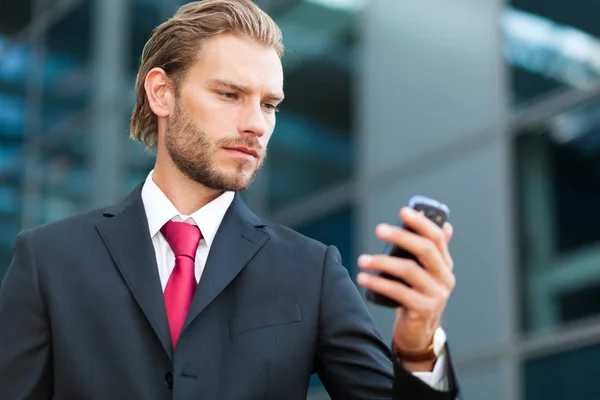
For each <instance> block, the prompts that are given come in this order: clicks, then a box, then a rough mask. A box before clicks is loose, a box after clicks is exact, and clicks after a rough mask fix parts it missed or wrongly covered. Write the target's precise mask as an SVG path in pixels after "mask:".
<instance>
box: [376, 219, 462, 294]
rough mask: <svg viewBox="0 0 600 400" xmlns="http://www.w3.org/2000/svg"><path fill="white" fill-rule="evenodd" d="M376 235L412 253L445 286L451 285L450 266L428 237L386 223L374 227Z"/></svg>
mask: <svg viewBox="0 0 600 400" xmlns="http://www.w3.org/2000/svg"><path fill="white" fill-rule="evenodd" d="M440 231H441V230H440ZM376 235H377V237H378V238H380V239H381V240H383V241H386V242H389V243H392V244H395V245H397V246H399V247H400V248H402V249H405V250H406V251H408V252H409V253H411V254H414V255H415V257H417V259H418V260H419V262H420V264H421V265H422V266H423V267H424V268H425V269H426V270H427V271H428V272H429V273H430V274H431V275H433V276H434V277H435V278H436V279H437V280H438V281H440V282H442V283H443V284H444V286H446V287H451V286H452V282H453V275H452V272H451V268H450V266H449V265H448V264H447V262H446V260H445V259H444V257H442V254H441V253H440V250H439V249H438V247H437V246H436V245H435V244H434V243H433V242H432V241H431V240H430V239H427V238H425V237H423V236H420V235H418V234H416V233H413V232H409V231H407V230H406V229H403V228H399V227H394V226H390V225H387V224H381V225H379V226H378V227H377V229H376Z"/></svg>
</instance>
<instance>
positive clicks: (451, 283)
mask: <svg viewBox="0 0 600 400" xmlns="http://www.w3.org/2000/svg"><path fill="white" fill-rule="evenodd" d="M449 281H450V282H449V283H450V290H453V289H454V288H455V287H456V276H454V274H450V279H449Z"/></svg>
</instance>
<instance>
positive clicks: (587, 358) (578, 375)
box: [524, 345, 600, 400]
mask: <svg viewBox="0 0 600 400" xmlns="http://www.w3.org/2000/svg"><path fill="white" fill-rule="evenodd" d="M599 357H600V345H594V346H589V347H583V348H579V349H576V350H571V351H568V352H563V353H558V354H553V355H550V356H544V357H539V358H535V359H531V360H528V361H526V362H525V366H524V375H525V379H524V382H525V397H524V398H525V400H559V399H560V400H563V399H570V400H587V399H593V398H595V397H596V396H597V395H598V389H597V384H596V382H597V381H596V379H597V378H596V375H597V371H598V358H599Z"/></svg>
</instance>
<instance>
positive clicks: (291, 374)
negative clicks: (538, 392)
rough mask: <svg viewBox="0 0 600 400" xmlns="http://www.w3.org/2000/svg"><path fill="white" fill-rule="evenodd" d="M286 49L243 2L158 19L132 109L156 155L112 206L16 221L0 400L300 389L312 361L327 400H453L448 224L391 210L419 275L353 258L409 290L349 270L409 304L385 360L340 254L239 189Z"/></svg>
mask: <svg viewBox="0 0 600 400" xmlns="http://www.w3.org/2000/svg"><path fill="white" fill-rule="evenodd" d="M282 54H283V45H282V43H281V32H280V31H279V29H278V27H277V26H276V25H275V23H274V22H273V21H272V20H271V19H270V18H269V17H268V16H267V15H266V14H264V13H263V12H262V11H261V10H260V9H259V8H258V7H257V6H256V5H254V4H253V3H252V2H251V1H249V0H209V1H204V2H195V3H190V4H188V5H186V6H183V7H182V8H181V9H180V10H179V11H178V12H177V13H176V15H175V16H174V17H173V18H171V19H170V20H169V21H167V22H165V23H163V24H162V25H161V26H159V27H158V28H157V29H156V31H155V32H154V33H153V36H152V37H151V39H150V40H149V42H148V44H147V46H146V48H145V49H144V54H143V59H142V63H141V67H140V71H139V74H138V80H137V103H136V106H135V109H134V112H133V116H132V121H131V134H132V136H133V138H135V139H137V140H140V141H142V142H144V143H145V144H146V145H147V146H150V147H156V156H157V157H156V165H155V168H154V169H153V171H151V172H150V173H149V175H148V177H147V179H146V180H145V182H143V183H141V184H140V185H139V186H138V187H137V188H136V189H135V190H134V191H133V192H132V193H131V195H130V196H129V197H128V198H127V199H125V200H124V201H123V202H122V203H120V204H117V205H115V206H112V207H109V208H106V209H102V210H96V211H91V212H89V213H86V214H84V215H78V216H75V217H71V218H68V219H66V220H63V221H59V222H56V223H52V224H49V225H46V226H42V227H38V228H35V229H32V230H29V231H25V232H22V233H21V234H19V236H18V237H17V241H16V244H15V253H14V257H13V261H12V263H11V265H10V268H9V270H8V273H7V275H6V277H5V279H4V282H3V286H2V289H1V290H0V346H1V347H0V398H1V399H7V400H17V399H47V398H55V399H111V400H115V399H144V400H153V399H157V400H158V399H198V398H206V399H218V400H226V399H259V398H261V399H263V398H264V399H266V398H268V399H302V398H306V394H307V389H308V382H309V377H310V376H311V374H312V373H313V372H316V373H318V374H319V376H320V378H321V380H322V381H323V383H324V385H325V387H326V388H327V391H328V392H329V394H330V396H331V397H332V398H333V399H350V398H352V399H390V398H393V399H432V400H433V399H454V398H456V394H457V386H456V381H455V379H454V376H453V373H452V368H451V363H450V362H449V356H448V354H447V353H444V352H443V351H440V350H441V349H443V341H442V342H439V340H436V341H435V342H436V343H435V344H436V346H433V344H434V343H433V342H434V337H435V338H436V339H439V338H440V332H441V330H440V329H439V324H440V316H441V314H442V312H443V310H444V307H445V304H446V301H447V299H448V296H449V295H450V292H451V291H452V288H453V286H454V276H453V275H452V272H451V269H452V260H451V257H450V254H449V252H448V248H447V241H448V240H449V238H450V236H451V228H450V226H449V225H447V226H446V227H445V231H443V230H441V229H439V228H437V227H436V226H435V225H434V224H433V223H431V222H429V221H428V220H426V219H425V218H424V217H422V216H420V215H418V214H416V215H415V214H414V213H411V212H410V210H407V209H404V210H402V212H401V217H402V218H403V219H404V221H405V222H406V223H407V224H408V225H410V226H411V227H413V228H414V229H415V230H416V231H417V232H418V233H419V235H417V234H412V233H410V232H408V231H406V230H403V229H399V228H393V227H390V226H387V225H382V226H381V227H379V228H378V230H377V235H378V237H380V238H381V239H382V240H385V241H387V242H390V243H395V244H397V245H399V246H402V247H404V248H406V249H407V250H409V251H411V252H413V253H415V254H416V255H418V257H419V259H420V261H421V262H422V264H423V267H424V268H421V267H419V266H418V265H417V264H415V263H412V262H409V261H407V260H402V259H399V258H392V257H387V256H384V255H374V256H368V255H365V256H363V257H361V258H360V260H359V264H360V266H361V267H362V268H364V269H365V270H367V271H369V272H376V271H383V272H387V273H390V274H392V275H396V276H398V277H401V278H403V279H404V280H405V281H407V282H408V283H410V284H411V286H412V287H408V286H405V285H403V284H400V283H396V282H393V281H391V280H387V279H383V278H378V277H376V276H373V275H372V274H362V273H361V274H360V275H359V277H358V281H359V283H360V284H361V285H362V286H364V287H366V288H370V289H373V290H375V291H377V292H379V293H381V294H383V295H386V296H388V297H390V298H393V299H395V300H398V301H400V302H401V303H402V304H404V306H405V307H404V308H399V309H398V311H397V319H396V323H395V326H394V332H393V338H394V339H393V348H394V354H393V353H392V352H391V351H390V349H389V348H388V346H387V345H386V344H385V343H383V342H382V341H381V337H380V335H379V333H378V332H377V329H376V327H375V324H374V323H373V321H372V319H371V318H370V316H369V314H368V311H367V309H366V307H365V304H364V302H363V300H362V299H361V297H360V295H359V292H358V290H356V288H355V287H354V285H353V283H352V281H351V279H350V278H349V276H348V274H347V272H346V270H345V269H344V268H343V266H342V265H341V263H340V255H339V253H338V252H337V250H336V249H335V248H334V247H327V246H325V245H323V244H321V243H318V242H316V241H313V240H310V239H308V238H306V237H303V236H301V235H300V234H298V233H296V232H293V231H292V230H290V229H287V228H285V227H282V226H279V225H276V224H272V223H269V222H265V221H262V220H261V219H259V218H258V217H257V216H256V215H254V214H253V213H252V212H251V211H250V210H249V209H248V208H246V206H245V205H244V204H243V202H242V200H241V199H240V198H239V196H238V195H237V194H236V192H239V191H242V190H244V189H245V188H246V187H247V186H248V185H249V184H250V182H251V181H252V179H253V177H254V175H255V174H256V172H257V171H258V170H259V169H260V166H261V164H262V163H263V160H264V158H265V155H266V148H267V143H268V141H269V138H270V137H271V134H272V133H273V130H274V127H275V112H276V109H277V106H278V104H279V103H280V102H281V101H282V100H283V96H284V95H283V71H282V65H281V60H280V57H281V55H282ZM440 344H441V346H440ZM433 347H435V351H433V350H432V348H433ZM432 371H433V372H432ZM435 375H439V376H442V377H443V379H442V382H443V383H444V385H445V388H444V387H443V388H441V390H438V389H439V388H436V385H437V384H438V382H437V381H439V379H436V378H435ZM432 386H433V387H432Z"/></svg>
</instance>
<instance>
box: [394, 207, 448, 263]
mask: <svg viewBox="0 0 600 400" xmlns="http://www.w3.org/2000/svg"><path fill="white" fill-rule="evenodd" d="M400 218H401V219H402V221H403V222H404V223H405V224H406V226H407V227H409V228H411V229H413V230H414V231H415V232H416V233H418V234H419V235H421V236H423V237H425V238H428V239H431V240H432V241H433V243H435V245H436V246H437V248H438V249H439V250H440V252H441V253H442V256H443V257H444V260H446V263H447V264H448V266H449V267H450V269H452V267H453V262H452V257H451V256H450V250H449V249H448V240H449V238H447V234H446V233H445V231H444V229H440V227H439V226H437V225H436V224H435V222H433V221H431V220H430V219H429V218H427V217H426V216H425V215H424V214H423V213H420V212H418V211H416V210H414V209H413V208H410V207H404V208H402V210H400ZM446 224H448V226H449V228H445V229H450V232H449V233H450V234H453V227H452V225H450V224H449V223H446ZM446 224H444V227H445V225H446Z"/></svg>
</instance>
